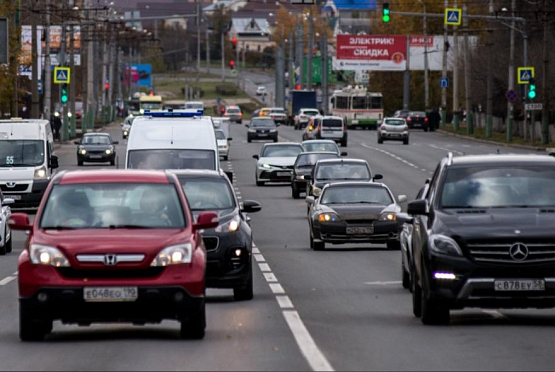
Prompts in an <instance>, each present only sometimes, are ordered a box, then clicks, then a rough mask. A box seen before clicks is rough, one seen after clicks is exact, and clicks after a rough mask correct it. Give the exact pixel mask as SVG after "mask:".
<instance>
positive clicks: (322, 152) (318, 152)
mask: <svg viewBox="0 0 555 372" xmlns="http://www.w3.org/2000/svg"><path fill="white" fill-rule="evenodd" d="M321 154H324V155H337V156H339V155H338V154H337V153H336V152H334V151H306V152H305V151H303V152H301V153H299V155H297V156H301V155H321ZM338 159H339V158H338Z"/></svg>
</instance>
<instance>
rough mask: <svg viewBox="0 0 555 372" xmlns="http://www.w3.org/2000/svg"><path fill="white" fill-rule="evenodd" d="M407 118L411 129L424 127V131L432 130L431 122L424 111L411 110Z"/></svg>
mask: <svg viewBox="0 0 555 372" xmlns="http://www.w3.org/2000/svg"><path fill="white" fill-rule="evenodd" d="M405 120H406V121H407V125H408V126H409V128H410V129H412V128H422V129H424V132H427V131H428V130H430V122H429V120H428V116H427V115H426V113H425V112H424V111H411V112H410V113H409V114H408V115H407V117H406V119H405Z"/></svg>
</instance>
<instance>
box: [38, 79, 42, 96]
mask: <svg viewBox="0 0 555 372" xmlns="http://www.w3.org/2000/svg"><path fill="white" fill-rule="evenodd" d="M38 83H39V84H38V86H39V94H42V80H39V81H38Z"/></svg>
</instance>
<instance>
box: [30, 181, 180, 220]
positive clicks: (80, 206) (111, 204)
mask: <svg viewBox="0 0 555 372" xmlns="http://www.w3.org/2000/svg"><path fill="white" fill-rule="evenodd" d="M185 226H186V221H185V217H184V213H183V209H182V206H181V202H180V200H179V196H178V194H177V190H176V189H175V186H174V185H173V184H146V183H93V184H75V185H56V186H54V187H53V188H52V192H51V193H50V194H49V195H48V201H47V203H46V208H45V210H44V213H43V215H42V218H41V220H40V228H41V229H60V230H63V229H107V228H137V229H157V228H158V229H182V228H184V227H185Z"/></svg>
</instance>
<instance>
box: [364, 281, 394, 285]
mask: <svg viewBox="0 0 555 372" xmlns="http://www.w3.org/2000/svg"><path fill="white" fill-rule="evenodd" d="M401 283H402V282H401V281H400V280H393V281H390V282H365V283H364V284H366V285H393V284H395V285H396V284H401Z"/></svg>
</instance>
